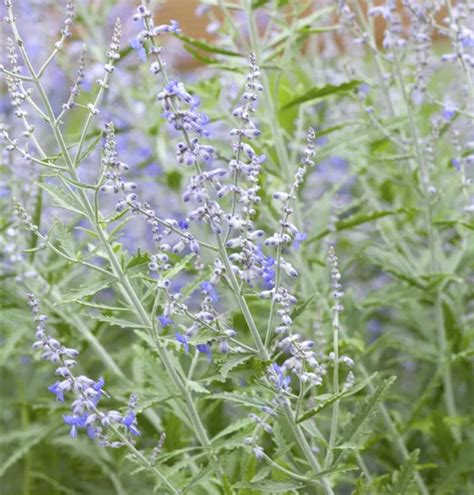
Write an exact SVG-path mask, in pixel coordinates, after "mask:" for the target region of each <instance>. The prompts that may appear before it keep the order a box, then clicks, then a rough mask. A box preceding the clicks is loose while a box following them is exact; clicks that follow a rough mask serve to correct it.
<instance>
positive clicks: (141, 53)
mask: <svg viewBox="0 0 474 495" xmlns="http://www.w3.org/2000/svg"><path fill="white" fill-rule="evenodd" d="M129 43H130V46H131V47H132V48H133V49H134V50H135V51H136V52H137V56H138V60H140V62H146V50H145V47H144V46H143V44H142V43H141V41H140V40H139V39H137V38H133V39H131V40H130V41H129Z"/></svg>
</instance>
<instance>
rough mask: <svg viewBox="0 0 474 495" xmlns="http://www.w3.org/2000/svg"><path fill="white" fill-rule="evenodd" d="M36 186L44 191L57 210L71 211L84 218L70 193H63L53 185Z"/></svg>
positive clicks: (76, 201) (78, 204)
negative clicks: (51, 199)
mask: <svg viewBox="0 0 474 495" xmlns="http://www.w3.org/2000/svg"><path fill="white" fill-rule="evenodd" d="M37 184H38V186H39V187H40V188H41V189H43V190H44V191H46V192H47V193H48V194H49V195H50V196H51V197H52V198H53V200H54V203H53V204H54V205H55V206H58V207H59V208H63V209H65V210H69V211H72V212H74V213H77V214H78V215H82V216H86V214H85V213H84V212H83V211H82V207H81V205H80V203H79V202H78V200H77V199H76V198H75V197H74V196H73V195H72V194H70V193H68V192H66V191H64V189H62V188H61V187H59V186H55V185H53V184H43V183H37Z"/></svg>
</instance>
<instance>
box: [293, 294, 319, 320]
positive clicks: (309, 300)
mask: <svg viewBox="0 0 474 495" xmlns="http://www.w3.org/2000/svg"><path fill="white" fill-rule="evenodd" d="M318 295H319V292H315V293H314V294H313V295H311V296H309V297H308V298H307V299H306V300H305V301H303V302H302V303H301V304H297V305H296V307H295V309H294V310H293V311H292V313H291V319H292V320H293V321H294V320H296V318H298V316H300V315H301V314H302V313H303V312H304V311H305V309H306V308H307V307H308V306H309V305H310V304H311V303H312V302H313V301H314V300H315V299H316V298H317V297H318Z"/></svg>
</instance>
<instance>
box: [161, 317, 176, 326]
mask: <svg viewBox="0 0 474 495" xmlns="http://www.w3.org/2000/svg"><path fill="white" fill-rule="evenodd" d="M158 320H160V323H161V326H162V327H163V328H166V327H169V326H170V325H172V324H173V323H174V322H173V320H172V319H171V318H169V317H168V316H165V315H161V316H158Z"/></svg>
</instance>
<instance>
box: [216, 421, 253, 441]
mask: <svg viewBox="0 0 474 495" xmlns="http://www.w3.org/2000/svg"><path fill="white" fill-rule="evenodd" d="M252 424H255V421H254V420H253V419H250V418H242V419H238V420H236V421H233V422H232V424H230V425H229V426H228V427H227V428H224V429H223V430H222V431H220V432H219V433H218V434H217V435H216V436H215V437H213V438H212V440H211V443H213V442H215V441H217V440H219V439H221V438H222V437H225V436H227V435H230V434H231V433H234V432H236V431H239V430H242V429H243V428H246V427H247V426H249V425H252Z"/></svg>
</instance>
